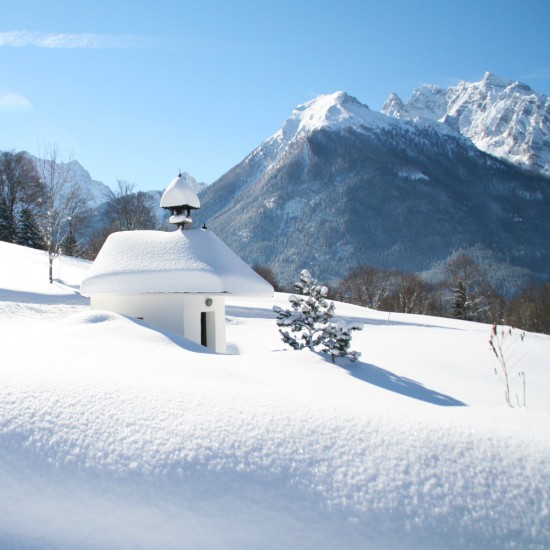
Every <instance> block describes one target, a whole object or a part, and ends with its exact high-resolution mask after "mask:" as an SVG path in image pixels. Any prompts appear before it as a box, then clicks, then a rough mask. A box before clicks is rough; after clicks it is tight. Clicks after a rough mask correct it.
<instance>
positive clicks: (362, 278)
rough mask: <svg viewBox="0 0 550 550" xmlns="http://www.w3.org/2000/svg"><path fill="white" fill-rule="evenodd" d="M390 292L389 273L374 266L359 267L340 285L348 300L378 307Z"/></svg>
mask: <svg viewBox="0 0 550 550" xmlns="http://www.w3.org/2000/svg"><path fill="white" fill-rule="evenodd" d="M388 293H389V273H388V271H386V270H384V269H379V268H377V267H372V266H363V267H359V268H358V269H356V270H355V271H352V272H351V273H350V274H349V275H347V276H346V277H345V278H344V279H343V280H342V281H341V282H340V285H339V287H338V294H339V295H340V296H341V297H342V299H343V300H345V301H346V302H350V303H352V304H357V305H360V306H364V307H369V308H371V309H378V308H379V307H380V303H381V301H382V300H383V299H384V298H385V297H386V296H387V295H388Z"/></svg>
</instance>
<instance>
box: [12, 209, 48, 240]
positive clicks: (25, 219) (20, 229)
mask: <svg viewBox="0 0 550 550" xmlns="http://www.w3.org/2000/svg"><path fill="white" fill-rule="evenodd" d="M15 241H16V243H17V244H20V245H22V246H27V247H29V248H37V249H39V250H44V243H43V241H42V235H41V233H40V230H39V229H38V224H37V222H36V218H35V216H34V214H33V211H32V209H31V208H29V207H28V206H24V207H23V208H21V212H20V213H19V219H18V220H17V232H16V237H15Z"/></svg>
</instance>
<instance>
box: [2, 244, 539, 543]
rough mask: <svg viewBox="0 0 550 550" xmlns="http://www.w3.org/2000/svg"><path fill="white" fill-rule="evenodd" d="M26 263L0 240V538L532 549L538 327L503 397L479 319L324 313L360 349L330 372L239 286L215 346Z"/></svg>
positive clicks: (30, 260)
mask: <svg viewBox="0 0 550 550" xmlns="http://www.w3.org/2000/svg"><path fill="white" fill-rule="evenodd" d="M56 262H57V260H56ZM46 263H47V260H46V258H45V256H44V255H43V253H40V252H36V251H32V250H29V249H24V248H21V247H17V246H15V245H7V244H2V246H1V247H0V289H1V292H2V296H1V298H2V301H1V302H0V334H2V361H1V362H0V487H1V488H2V490H1V491H0V518H1V519H0V547H1V548H6V549H10V548H11V549H23V548H25V549H28V548H33V549H34V548H36V549H38V548H40V549H44V548H56V549H69V548H70V549H72V550H80V549H91V548H102V549H150V548H155V549H160V550H163V549H181V548H203V549H209V548H223V549H239V550H241V549H256V548H266V549H269V548H272V549H276V548H301V549H305V548H312V549H313V548H315V549H325V548H326V549H333V548H346V549H355V548H356V549H362V550H363V549H367V550H368V549H380V548H393V549H400V548H403V549H404V548H407V549H410V548H419V549H420V548H422V549H431V548H433V549H441V548H446V549H452V548H472V549H473V548H476V549H477V548H484V549H492V548H494V549H499V550H500V549H506V548H533V549H534V548H540V549H542V548H547V547H548V546H549V545H550V522H549V515H548V510H549V509H550V492H549V491H548V487H549V486H550V462H549V460H548V456H550V437H549V435H548V429H547V426H548V424H549V421H550V400H549V398H548V395H550V368H549V365H548V357H549V356H550V338H549V337H546V336H540V335H535V334H528V335H527V336H526V338H525V340H524V341H523V342H519V343H517V344H516V346H517V347H516V348H515V349H513V350H511V352H513V353H516V354H517V355H516V359H517V360H518V361H519V363H518V368H521V369H522V370H524V371H525V372H526V381H527V396H526V397H527V405H528V408H527V409H523V408H522V409H508V408H506V407H504V406H503V402H504V398H503V390H502V387H501V386H500V385H499V382H498V380H497V379H496V377H495V376H494V374H493V368H494V367H495V366H496V364H495V359H494V357H493V356H492V355H491V353H490V351H489V350H488V347H487V337H488V334H489V327H488V326H485V325H479V324H474V323H466V322H458V321H453V320H449V319H445V320H444V319H438V318H429V317H419V316H407V315H397V314H392V315H391V316H388V314H385V313H383V312H374V311H370V310H366V309H363V308H359V307H356V306H348V305H345V304H337V307H336V311H337V313H340V314H341V315H344V316H345V317H347V318H350V319H357V320H360V321H362V322H364V323H365V328H364V330H363V331H362V332H361V333H358V334H357V336H356V337H354V341H353V347H354V348H355V349H358V350H359V351H361V352H362V354H363V355H362V362H359V363H356V364H352V363H342V364H341V365H332V364H331V363H330V362H328V361H326V360H325V359H324V358H323V357H321V356H318V355H316V354H313V353H311V352H309V351H303V352H294V351H290V350H288V349H284V346H283V345H282V343H281V342H280V339H279V335H278V332H277V330H276V326H275V322H274V319H273V315H272V313H271V306H272V302H271V301H267V300H265V301H255V300H251V299H248V300H239V301H234V302H231V303H230V304H229V306H228V309H227V323H228V343H229V347H230V349H231V350H232V352H233V354H232V355H214V354H211V353H207V352H205V351H204V349H203V348H200V347H199V346H197V345H193V344H190V343H189V342H187V341H185V340H183V339H181V338H178V337H176V336H174V335H171V334H163V333H161V332H157V331H155V330H154V329H153V327H150V326H146V325H144V324H143V323H140V322H138V321H133V320H131V319H127V318H124V317H121V316H118V315H115V314H111V313H107V312H91V311H88V310H87V308H86V306H85V303H76V304H74V303H71V302H70V300H68V297H69V296H70V294H69V290H68V288H70V287H66V286H56V288H60V289H61V290H59V291H56V292H57V294H55V293H54V294H55V296H54V297H52V296H53V294H52V293H51V292H48V288H49V287H47V286H46V285H47V283H46V285H45V284H44V283H43V280H44V281H45V280H46V276H45V273H46ZM61 268H62V269H65V268H66V269H67V275H66V277H67V279H66V282H68V281H69V280H70V282H71V284H74V283H75V282H76V279H77V278H78V274H79V271H80V276H83V275H84V273H85V268H86V266H85V265H84V264H78V265H77V264H71V265H70V268H69V265H68V264H67V265H66V264H65V263H62V264H61ZM30 273H35V275H33V276H31V275H28V276H27V274H30ZM62 273H63V272H61V274H62ZM35 276H36V279H35V278H34V277H35ZM25 278H26V282H25V283H21V282H20V281H21V280H23V279H25ZM275 301H276V302H277V303H278V304H279V305H283V304H284V303H285V302H286V296H285V295H277V296H276V298H275ZM46 310H47V311H46ZM514 384H515V385H514V386H513V391H514V393H516V392H517V393H519V394H520V399H522V391H521V386H520V385H518V384H517V383H516V382H514Z"/></svg>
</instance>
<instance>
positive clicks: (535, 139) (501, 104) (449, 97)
mask: <svg viewBox="0 0 550 550" xmlns="http://www.w3.org/2000/svg"><path fill="white" fill-rule="evenodd" d="M382 112H383V113H384V114H386V115H388V116H392V117H396V118H400V119H402V120H403V119H409V120H415V119H420V120H431V121H439V122H442V123H443V124H445V125H447V126H448V127H450V128H452V129H453V130H455V131H457V132H459V133H460V134H462V135H463V136H465V137H467V138H469V139H471V140H472V142H473V143H474V144H475V145H476V146H477V147H478V148H479V149H481V150H482V151H485V152H486V153H489V154H491V155H494V156H496V157H498V158H501V159H503V160H506V161H508V162H511V163H513V164H516V165H518V166H521V167H523V168H527V169H530V170H533V171H536V172H539V173H542V174H546V175H550V100H549V98H548V97H547V96H545V95H542V94H537V93H536V92H535V91H533V90H532V89H531V88H530V87H529V86H527V85H526V84H523V83H521V82H517V81H512V80H506V79H504V78H500V77H498V76H496V75H493V74H491V73H486V74H485V75H484V77H483V78H482V79H481V80H480V81H479V82H461V83H460V84H458V86H454V87H451V88H447V89H444V88H440V87H437V86H431V85H427V86H422V87H420V88H418V89H416V90H415V91H414V92H413V94H412V96H411V98H410V99H409V100H408V101H407V102H406V103H404V102H403V101H401V99H400V98H399V97H398V96H397V95H396V94H392V95H391V96H390V97H389V98H388V100H387V101H386V103H385V105H384V107H383V109H382Z"/></svg>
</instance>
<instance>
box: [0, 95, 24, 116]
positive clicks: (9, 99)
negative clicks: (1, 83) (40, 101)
mask: <svg viewBox="0 0 550 550" xmlns="http://www.w3.org/2000/svg"><path fill="white" fill-rule="evenodd" d="M31 109H32V104H31V102H30V101H29V100H28V99H27V98H26V97H25V96H22V95H20V94H16V93H14V92H7V93H0V112H4V113H6V112H10V113H12V112H23V111H30V110H31Z"/></svg>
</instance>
